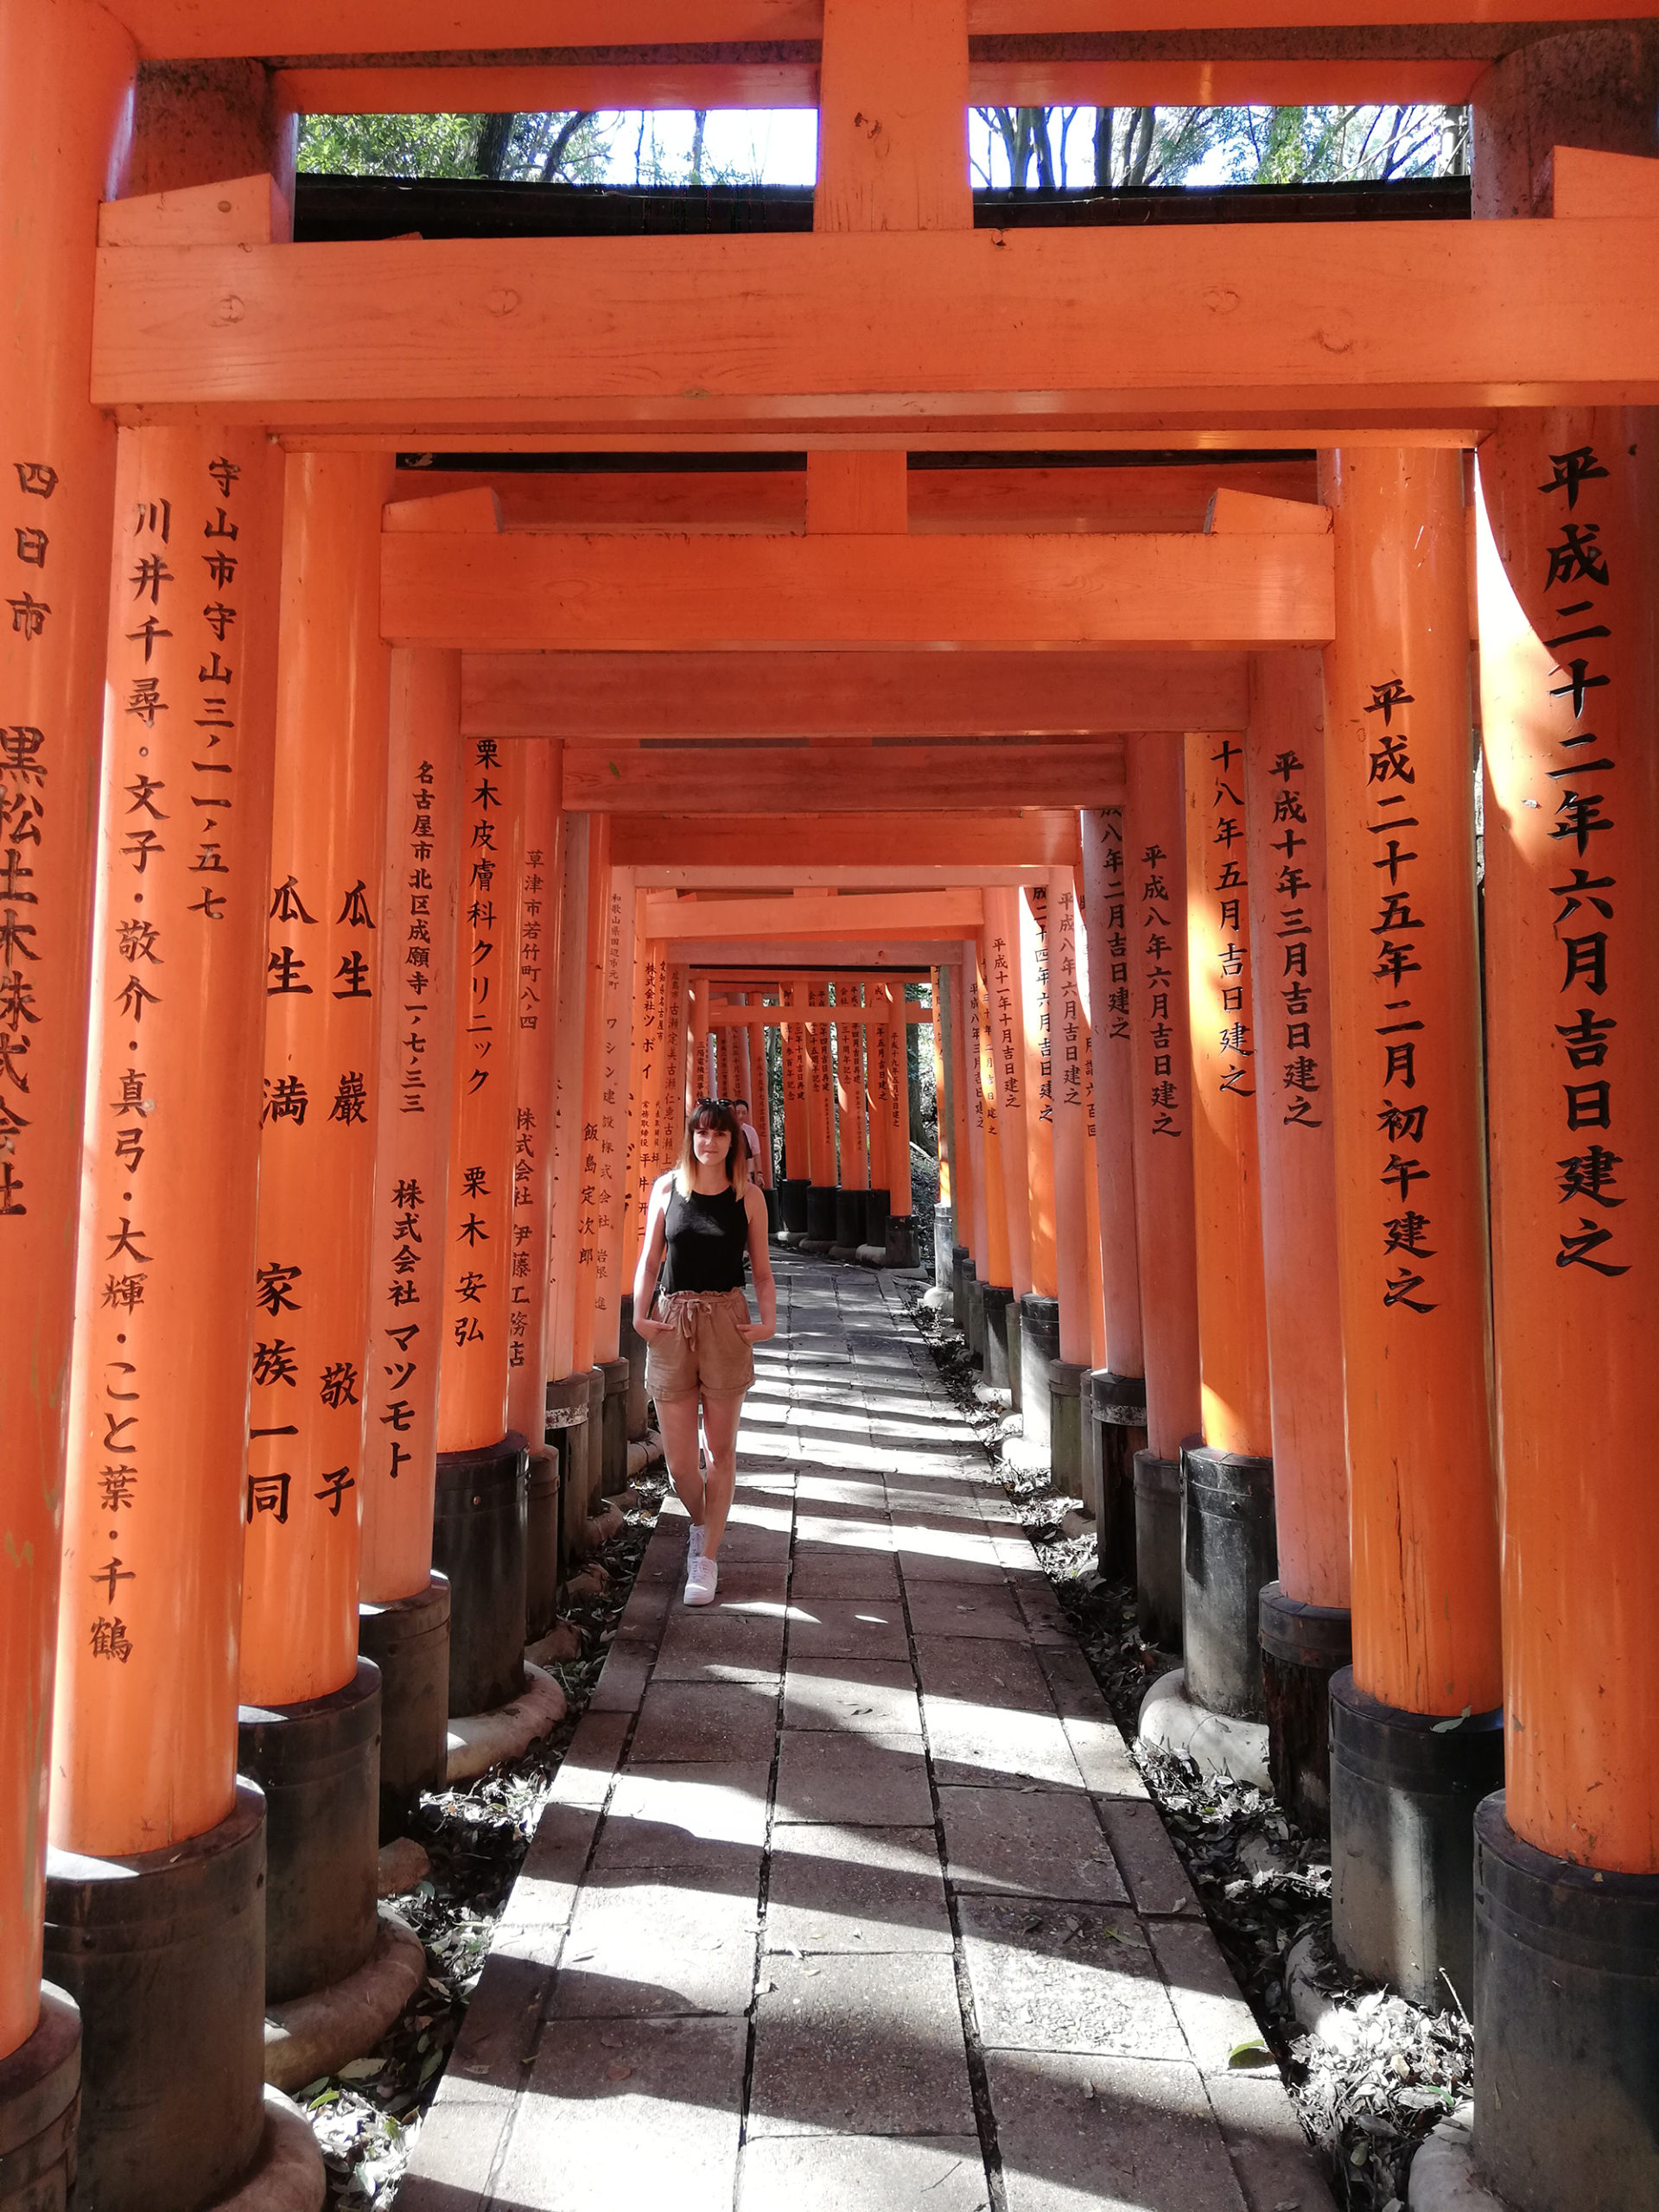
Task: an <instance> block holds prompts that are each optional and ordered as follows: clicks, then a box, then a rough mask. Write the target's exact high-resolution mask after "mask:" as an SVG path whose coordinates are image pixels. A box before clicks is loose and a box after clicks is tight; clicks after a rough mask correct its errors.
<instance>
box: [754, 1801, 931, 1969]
mask: <svg viewBox="0 0 1659 2212" xmlns="http://www.w3.org/2000/svg"><path fill="white" fill-rule="evenodd" d="M951 1945H952V1938H951V1933H950V1915H949V1913H948V1912H947V1910H946V1909H945V1901H944V1876H943V1875H942V1874H941V1872H939V1847H938V1841H937V1840H936V1838H935V1836H934V1834H933V1830H932V1829H931V1827H925V1828H858V1827H845V1828H843V1827H812V1826H809V1827H790V1826H787V1825H785V1823H784V1822H782V1821H779V1822H776V1823H774V1825H773V1827H772V1875H771V1880H770V1883H769V1885H768V1888H767V1891H766V1948H767V1949H768V1950H769V1951H790V1950H794V1951H807V1952H810V1951H846V1952H849V1953H850V1954H852V1955H855V1956H856V1955H858V1954H859V1953H861V1952H862V1953H865V1954H866V1955H870V1956H874V1955H877V1954H879V1953H880V1952H883V1951H944V1952H948V1951H950V1948H951ZM763 1979H764V1977H763Z"/></svg>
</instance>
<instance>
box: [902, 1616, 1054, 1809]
mask: <svg viewBox="0 0 1659 2212" xmlns="http://www.w3.org/2000/svg"><path fill="white" fill-rule="evenodd" d="M976 1648H977V1649H980V1650H983V1649H984V1648H985V1647H984V1645H983V1644H980V1645H979V1646H977V1647H976ZM923 1710H924V1713H925V1716H926V1721H927V1749H928V1756H929V1758H931V1761H932V1764H933V1774H934V1778H935V1779H936V1780H937V1781H939V1782H966V1783H984V1784H986V1785H988V1786H999V1787H1001V1788H1004V1789H1023V1788H1025V1787H1026V1785H1027V1783H1033V1782H1040V1783H1048V1784H1050V1785H1051V1786H1052V1788H1054V1789H1075V1790H1077V1791H1078V1792H1079V1793H1081V1791H1082V1789H1083V1786H1084V1785H1083V1777H1082V1775H1081V1774H1080V1773H1079V1771H1078V1770H1077V1761H1076V1759H1075V1758H1073V1757H1072V1756H1071V1745H1070V1744H1069V1743H1068V1742H1067V1741H1066V1737H1065V1729H1064V1728H1063V1727H1062V1726H1061V1725H1060V1723H1059V1721H1058V1719H1056V1718H1055V1716H1054V1715H1053V1714H1052V1713H1027V1712H1026V1711H1025V1710H1024V1709H1023V1708H1022V1707H1020V1706H1018V1705H1015V1706H1013V1707H1005V1706H1003V1705H1002V1704H1001V1702H1000V1701H996V1700H995V1698H994V1699H993V1701H990V1702H985V1701H982V1700H976V1699H974V1698H946V1697H940V1696H938V1695H937V1694H934V1693H931V1692H930V1693H929V1694H928V1695H927V1696H926V1697H925V1699H924V1700H923Z"/></svg>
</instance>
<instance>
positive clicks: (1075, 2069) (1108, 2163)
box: [985, 2050, 1246, 2212]
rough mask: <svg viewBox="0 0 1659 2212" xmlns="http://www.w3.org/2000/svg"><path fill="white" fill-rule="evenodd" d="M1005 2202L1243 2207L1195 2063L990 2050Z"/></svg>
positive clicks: (1020, 2205)
mask: <svg viewBox="0 0 1659 2212" xmlns="http://www.w3.org/2000/svg"><path fill="white" fill-rule="evenodd" d="M985 2071H986V2075H987V2078H988V2083H989V2087H990V2093H991V2109H992V2111H993V2112H994V2113H995V2116H996V2139H997V2145H998V2147H999V2149H1000V2151H1001V2156H1002V2183H1003V2189H1004V2191H1005V2196H1006V2201H1007V2207H1008V2212H1080V2208H1081V2207H1083V2206H1084V2205H1086V2206H1088V2207H1089V2208H1090V2212H1246V2208H1245V2203H1244V2199H1243V2196H1241V2195H1240V2193H1239V2188H1238V2183H1237V2182H1236V2180H1235V2179H1234V2177H1233V2169H1232V2164H1231V2161H1230V2159H1229V2158H1228V2156H1227V2148H1226V2145H1225V2144H1224V2142H1223V2140H1222V2135H1221V2129H1220V2127H1219V2126H1217V2121H1216V2119H1215V2115H1214V2114H1213V2113H1212V2112H1211V2108H1210V2105H1209V2102H1208V2100H1207V2099H1206V2098H1205V2094H1204V2083H1203V2082H1202V2081H1201V2080H1200V2079H1199V2076H1198V2069H1197V2068H1196V2067H1192V2066H1184V2065H1171V2064H1168V2063H1162V2062H1160V2061H1157V2060H1154V2059H1134V2058H1106V2057H1102V2056H1100V2055H1099V2054H1097V2053H1091V2054H1088V2055H1083V2054H1078V2053H1072V2052H1048V2051H1045V2052H1027V2051H1008V2050H992V2051H987V2053H986V2054H985Z"/></svg>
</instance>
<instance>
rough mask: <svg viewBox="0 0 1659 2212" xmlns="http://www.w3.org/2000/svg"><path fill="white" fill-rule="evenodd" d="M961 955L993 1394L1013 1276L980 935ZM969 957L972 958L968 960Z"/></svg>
mask: <svg viewBox="0 0 1659 2212" xmlns="http://www.w3.org/2000/svg"><path fill="white" fill-rule="evenodd" d="M963 951H964V959H963V976H964V978H965V979H966V988H967V991H968V994H969V999H968V1003H969V1022H968V1034H967V1045H968V1051H969V1055H970V1058H969V1075H968V1078H967V1082H968V1085H969V1087H970V1088H971V1095H972V1099H973V1112H974V1116H975V1129H976V1133H977V1135H978V1136H979V1138H980V1147H979V1151H978V1153H977V1154H976V1159H975V1163H974V1165H975V1168H976V1175H975V1179H974V1220H975V1224H976V1229H977V1228H978V1227H979V1225H980V1224H983V1235H984V1246H983V1249H984V1253H985V1290H984V1299H985V1381H986V1383H987V1384H988V1387H989V1388H991V1389H996V1390H1006V1389H1008V1388H1009V1387H1010V1383H1011V1380H1012V1375H1013V1368H1012V1363H1011V1360H1010V1357H1009V1353H1010V1340H1009V1335H1008V1331H1009V1325H1010V1314H1011V1312H1012V1308H1013V1303H1014V1287H1013V1272H1014V1271H1013V1267H1012V1263H1011V1261H1010V1258H1009V1250H1008V1221H1009V1212H1010V1209H1009V1205H1008V1199H1007V1189H1006V1184H1007V1173H1008V1169H1007V1151H1006V1148H1005V1147H1004V1145H1003V1142H1002V1128H1001V1107H1000V1104H999V1101H998V1096H997V1092H998V1084H997V1072H996V1031H995V1023H994V1022H993V1020H992V1019H991V1001H990V990H991V986H990V980H989V970H988V966H987V963H986V956H985V942H984V935H983V933H982V935H981V937H980V938H979V939H978V940H977V942H975V943H971V944H969V945H966V946H964V948H963ZM969 954H971V956H972V957H971V959H970V958H969V957H968V956H969Z"/></svg>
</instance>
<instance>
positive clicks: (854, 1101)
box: [830, 976, 869, 1259]
mask: <svg viewBox="0 0 1659 2212" xmlns="http://www.w3.org/2000/svg"><path fill="white" fill-rule="evenodd" d="M835 988H836V1005H837V1006H839V1007H850V1008H852V1009H854V1010H855V1012H856V1011H859V1010H861V1008H862V1006H863V1002H864V987H863V985H862V984H861V982H859V981H858V980H857V978H856V977H855V976H837V977H836V987H835ZM834 1035H835V1052H836V1058H835V1068H836V1149H837V1152H838V1154H839V1156H840V1161H841V1166H840V1172H839V1173H838V1174H837V1176H836V1241H835V1243H834V1244H833V1245H832V1247H831V1248H830V1249H832V1250H833V1251H834V1252H835V1253H836V1255H837V1256H838V1257H840V1258H842V1259H851V1258H852V1256H853V1255H854V1254H855V1252H856V1251H857V1249H858V1248H859V1246H860V1245H861V1243H863V1242H864V1192H865V1189H866V1186H867V1184H868V1177H869V1153H868V1147H867V1145H866V1141H865V1135H864V1028H863V1025H862V1023H861V1022H859V1021H856V1020H854V1021H838V1022H837V1023H836V1026H835V1032H834Z"/></svg>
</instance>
